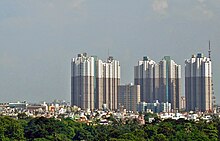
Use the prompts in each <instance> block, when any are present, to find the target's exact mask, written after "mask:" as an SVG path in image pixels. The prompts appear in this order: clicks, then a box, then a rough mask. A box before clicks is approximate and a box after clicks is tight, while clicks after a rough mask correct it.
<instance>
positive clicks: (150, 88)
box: [134, 56, 159, 103]
mask: <svg viewBox="0 0 220 141" xmlns="http://www.w3.org/2000/svg"><path fill="white" fill-rule="evenodd" d="M158 82H159V78H158V65H157V64H156V62H154V61H153V60H151V59H149V58H148V57H146V56H145V57H143V60H142V61H138V65H137V66H135V67H134V84H135V85H140V93H141V95H140V100H141V101H142V102H148V103H152V102H153V101H154V100H155V99H156V94H157V93H158V87H159V86H158Z"/></svg>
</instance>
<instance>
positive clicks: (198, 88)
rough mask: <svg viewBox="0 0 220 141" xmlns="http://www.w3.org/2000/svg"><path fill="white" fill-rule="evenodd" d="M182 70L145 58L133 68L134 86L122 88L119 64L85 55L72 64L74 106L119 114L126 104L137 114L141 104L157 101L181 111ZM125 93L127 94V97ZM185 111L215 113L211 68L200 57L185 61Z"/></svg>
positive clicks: (171, 63)
mask: <svg viewBox="0 0 220 141" xmlns="http://www.w3.org/2000/svg"><path fill="white" fill-rule="evenodd" d="M181 81H182V80H181V66H180V65H178V64H177V63H175V61H174V60H172V59H171V58H170V56H165V57H164V58H163V59H162V60H161V61H160V62H158V63H156V62H155V61H153V60H151V59H150V58H149V57H143V60H141V61H138V64H137V66H134V85H120V64H119V61H117V60H115V59H114V58H113V57H109V58H108V59H107V60H106V61H102V60H101V59H98V57H96V56H88V55H87V54H86V53H83V54H78V56H77V57H76V58H73V59H72V61H71V105H76V106H79V107H81V108H82V109H91V110H93V109H102V108H103V105H105V106H106V107H107V108H108V109H110V110H116V109H118V108H119V106H121V104H124V105H125V107H129V109H132V110H135V108H136V104H137V103H138V102H147V103H153V102H155V101H156V100H157V101H159V102H163V103H171V109H173V110H177V109H180V99H181V96H182V93H181V92H182V88H181ZM124 93H128V94H127V96H126V95H125V94H124ZM185 99H186V111H191V110H192V111H195V110H198V111H210V110H212V106H213V105H212V67H211V59H210V57H205V56H204V55H203V54H201V53H198V54H197V55H193V56H192V57H191V58H190V59H188V60H186V61H185Z"/></svg>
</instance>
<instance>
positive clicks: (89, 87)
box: [71, 53, 120, 110]
mask: <svg viewBox="0 0 220 141" xmlns="http://www.w3.org/2000/svg"><path fill="white" fill-rule="evenodd" d="M119 83H120V64H119V61H117V60H114V59H113V57H109V58H108V59H107V61H102V60H100V59H98V58H97V57H96V56H87V54H86V53H84V54H79V55H78V56H77V57H76V58H73V59H72V61H71V105H76V106H79V107H81V108H82V109H101V108H102V105H103V104H106V105H107V108H108V109H111V110H115V109H117V105H118V103H117V98H118V86H119Z"/></svg>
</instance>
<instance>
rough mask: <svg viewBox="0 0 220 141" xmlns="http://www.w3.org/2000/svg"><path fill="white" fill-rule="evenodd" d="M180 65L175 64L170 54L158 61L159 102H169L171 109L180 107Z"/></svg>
mask: <svg viewBox="0 0 220 141" xmlns="http://www.w3.org/2000/svg"><path fill="white" fill-rule="evenodd" d="M180 80H181V66H180V65H178V64H176V63H175V62H174V61H173V60H172V59H171V58H170V56H165V57H164V58H163V59H162V60H161V61H160V62H159V87H160V88H159V93H158V100H159V101H160V102H169V103H171V109H173V110H176V109H179V108H180V96H181V83H180Z"/></svg>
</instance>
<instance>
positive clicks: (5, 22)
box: [0, 0, 220, 103]
mask: <svg viewBox="0 0 220 141" xmlns="http://www.w3.org/2000/svg"><path fill="white" fill-rule="evenodd" d="M219 13H220V1H219V0H212V1H208V0H194V1H192V0H184V1H175V0H170V1H168V0H148V1H146V0H139V1H134V0H120V1H116V0H115V1H101V0H94V1H91V0H65V1H59V0H54V1H49V0H38V1H28V0H17V1H0V41H1V42H0V66H1V67H0V90H1V92H0V96H1V98H0V101H1V102H8V101H18V100H20V101H24V100H26V101H30V102H39V101H52V100H54V99H63V100H66V101H70V67H71V66H70V61H71V58H73V57H76V56H77V54H78V53H83V52H87V53H88V54H89V55H96V56H98V57H99V58H101V59H102V60H105V59H107V57H108V54H109V55H111V56H113V57H114V58H115V59H117V60H119V61H120V65H121V84H127V83H131V82H132V83H133V81H134V80H133V79H134V76H133V69H134V66H135V65H137V61H138V60H141V59H142V57H143V56H149V57H150V58H151V59H152V60H155V61H156V62H158V61H160V60H161V59H162V58H163V57H164V56H166V55H169V56H171V58H172V59H173V60H175V62H176V63H178V64H180V65H181V66H182V84H183V85H182V86H183V87H182V89H183V94H184V61H185V59H188V58H190V57H191V55H192V54H197V53H198V52H201V53H204V54H205V56H208V41H209V40H210V41H211V50H212V53H211V54H212V62H213V73H214V78H213V81H214V91H215V95H216V98H217V99H216V102H217V103H220V94H219V92H220V88H219V87H218V85H219V83H220V67H218V53H219V51H220V48H219V45H220V40H219V37H220V28H219V25H220V14H219Z"/></svg>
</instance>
